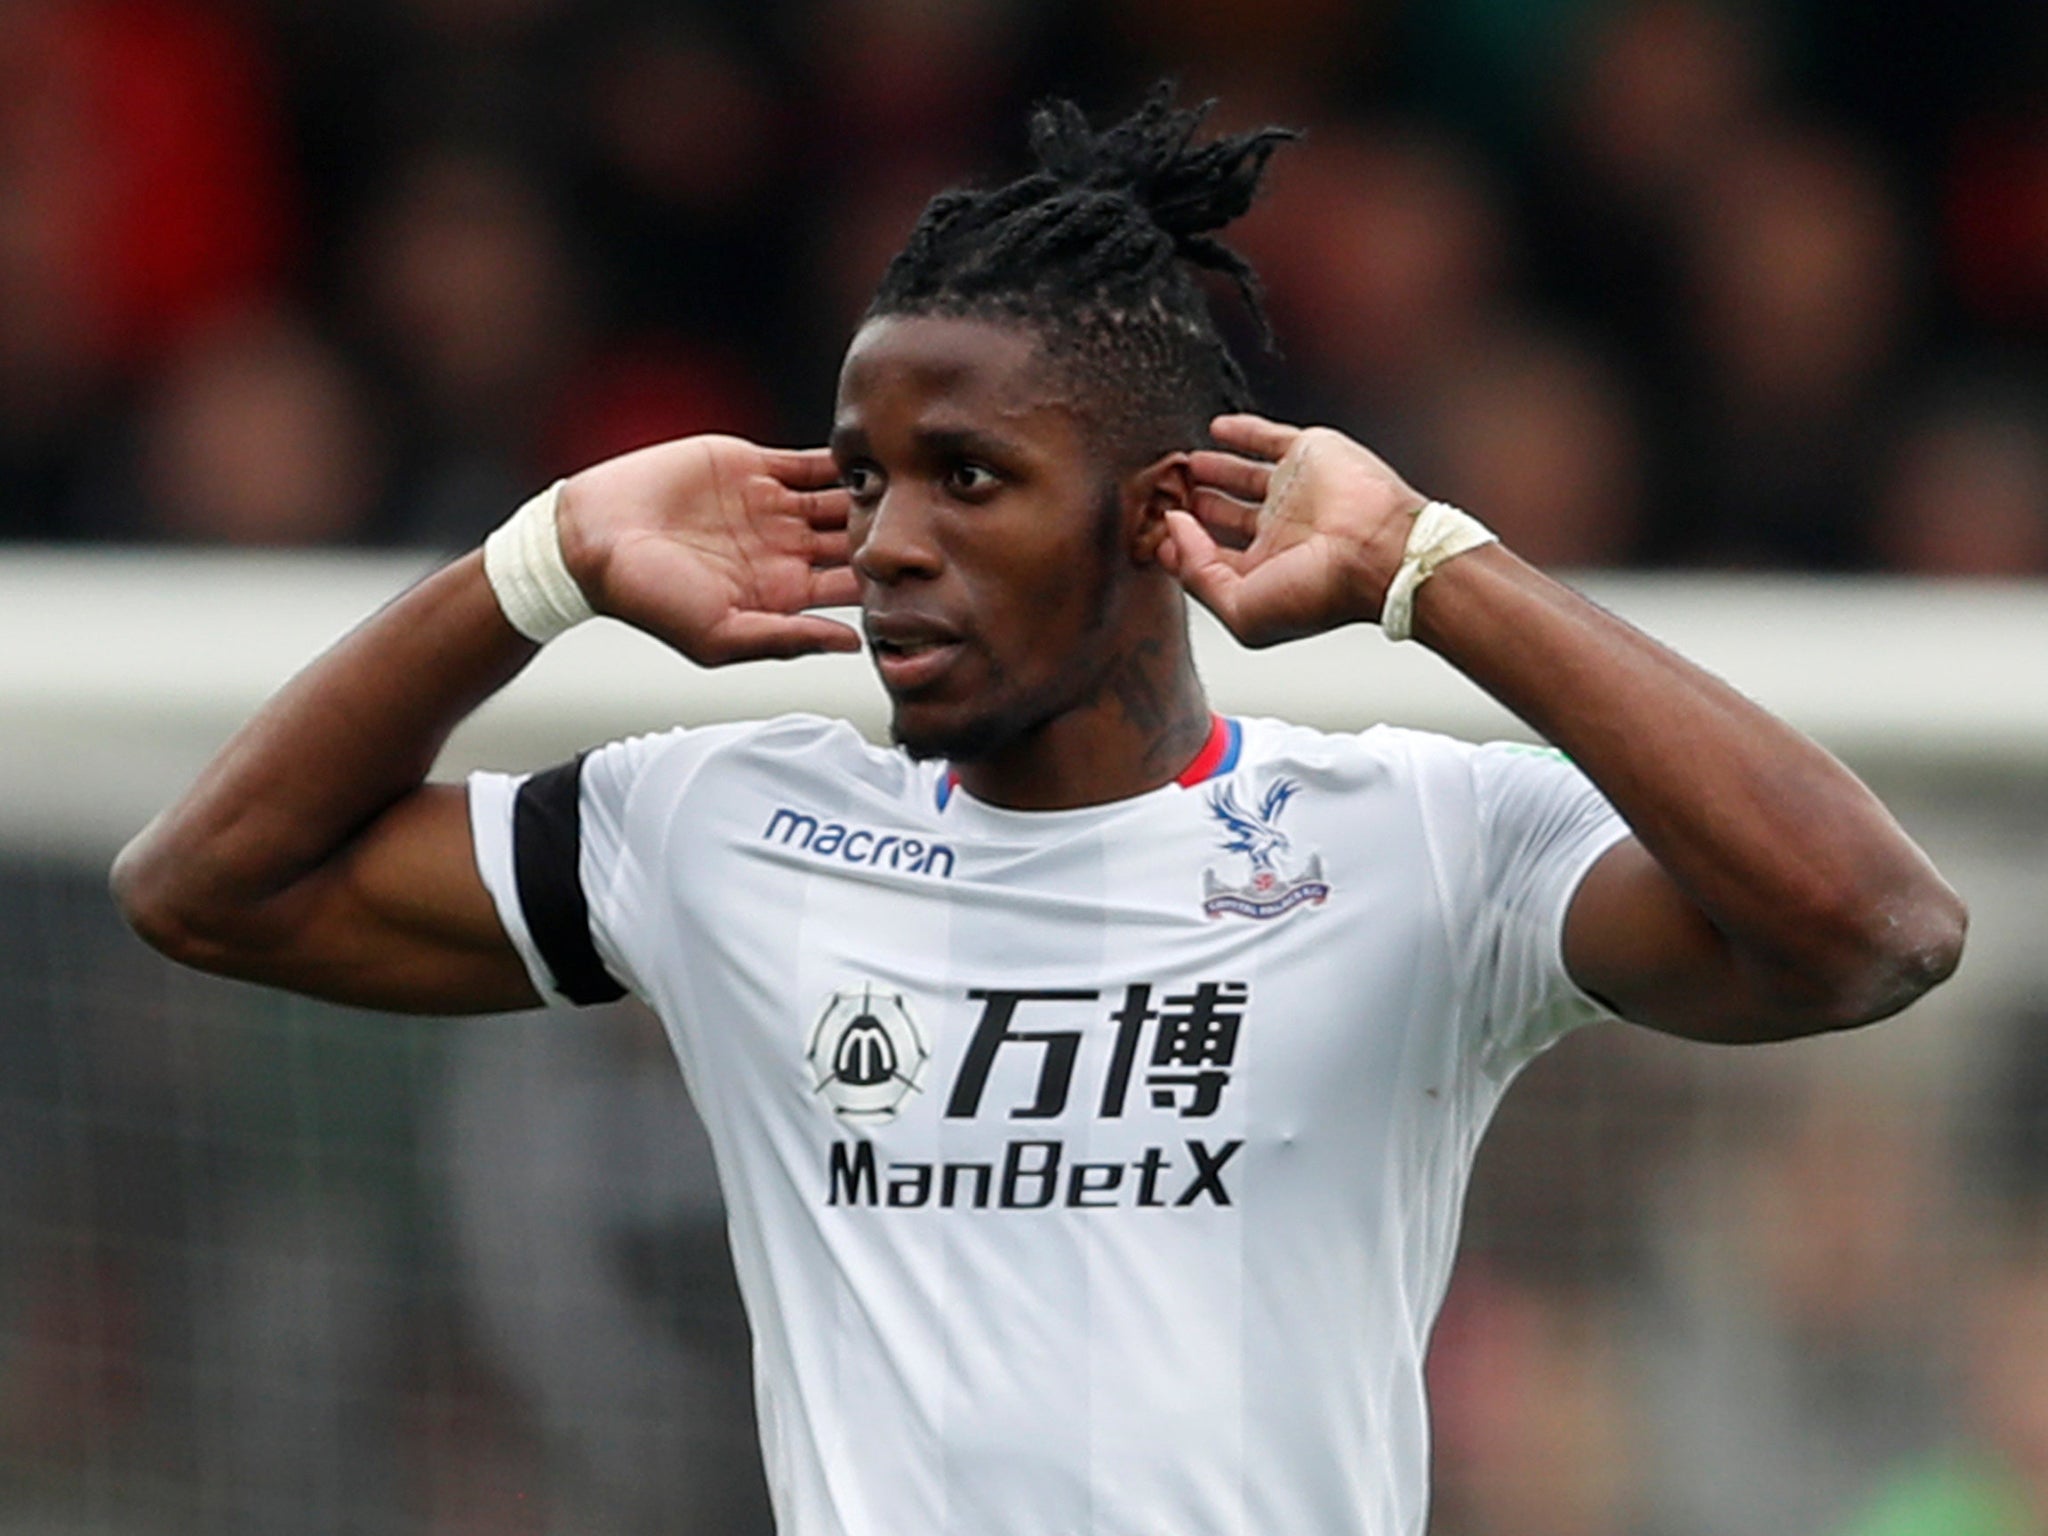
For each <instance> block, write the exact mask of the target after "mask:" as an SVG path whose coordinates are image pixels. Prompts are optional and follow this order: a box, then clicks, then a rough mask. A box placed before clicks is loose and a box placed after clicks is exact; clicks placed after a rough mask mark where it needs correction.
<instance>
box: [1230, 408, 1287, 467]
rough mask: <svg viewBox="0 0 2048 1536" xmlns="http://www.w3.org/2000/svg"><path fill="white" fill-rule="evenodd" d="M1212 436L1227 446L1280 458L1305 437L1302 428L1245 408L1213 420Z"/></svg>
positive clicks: (1263, 457) (1267, 457)
mask: <svg viewBox="0 0 2048 1536" xmlns="http://www.w3.org/2000/svg"><path fill="white" fill-rule="evenodd" d="M1209 435H1210V436H1211V437H1213V438H1215V439H1216V441H1217V443H1218V444H1219V445H1220V446H1222V447H1224V448H1234V449H1236V450H1237V451H1238V452H1239V453H1251V454H1257V455H1258V456H1259V457H1260V458H1262V459H1277V458H1279V457H1280V456H1281V455H1282V454H1284V453H1285V452H1287V450H1288V448H1289V447H1290V446H1291V445H1292V444H1293V442H1294V440H1295V439H1296V438H1297V437H1299V436H1301V428H1299V427H1291V426H1289V425H1288V424H1287V423H1286V422H1284V421H1273V420H1271V419H1269V418H1267V417H1264V416H1255V415H1253V414H1252V413H1251V412H1249V411H1242V412H1239V413H1237V414H1235V415H1231V416H1218V417H1217V418H1216V419H1215V420H1214V421H1212V422H1210V423H1209Z"/></svg>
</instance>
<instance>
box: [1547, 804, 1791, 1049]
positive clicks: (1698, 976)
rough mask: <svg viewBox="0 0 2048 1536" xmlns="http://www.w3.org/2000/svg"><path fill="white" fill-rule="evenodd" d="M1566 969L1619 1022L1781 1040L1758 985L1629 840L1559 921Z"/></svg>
mask: <svg viewBox="0 0 2048 1536" xmlns="http://www.w3.org/2000/svg"><path fill="white" fill-rule="evenodd" d="M1564 959H1565V969H1566V970H1567V971H1569V972H1570V973H1571V977H1572V980H1573V981H1575V982H1576V983H1577V984H1578V985H1579V986H1580V987H1582V988H1583V989H1584V990H1586V991H1587V992H1589V993H1591V994H1592V995H1593V996H1594V997H1596V998H1598V999H1599V1000H1600V1001H1601V1002H1603V1003H1605V1004H1606V1005H1607V1006H1608V1007H1610V1008H1612V1009H1613V1010H1614V1011H1615V1012H1616V1013H1618V1014H1620V1015H1621V1016H1622V1017H1623V1018H1625V1019H1628V1020H1630V1021H1631V1022H1633V1023H1637V1024H1643V1025H1647V1026H1648V1027H1649V1028H1651V1029H1656V1030H1661V1031H1663V1032H1664V1033H1666V1034H1672V1035H1681V1036H1684V1037H1686V1038H1687V1039H1692V1040H1704V1041H1708V1042H1711V1043H1717V1044H1727V1045H1734V1044H1748V1043H1753V1042H1759V1041H1765V1040H1777V1039H1783V1038H1786V1037H1787V1036H1790V1035H1795V1034H1800V1033H1804V1032H1805V1030H1804V1029H1803V1028H1802V1027H1800V1026H1798V1025H1796V1024H1794V1023H1792V1022H1791V1021H1790V1020H1786V1019H1781V1018H1780V1017H1779V1010H1778V1009H1777V1008H1776V1007H1775V1006H1774V1005H1773V1002H1772V998H1771V994H1770V993H1769V992H1768V991H1767V990H1766V989H1765V988H1764V987H1763V986H1762V985H1761V984H1760V978H1757V977H1755V976H1754V975H1753V974H1750V973H1748V972H1747V971H1746V970H1745V968H1744V967H1743V966H1742V964H1741V963H1740V961H1739V958H1738V956H1737V954H1736V952H1735V949H1734V947H1733V946H1732V945H1730V944H1729V942H1728V940H1727V939H1726V937H1725V936H1723V935H1722V933H1721V932H1720V930H1719V929H1717V928H1715V927H1714V925H1713V924H1712V923H1711V922H1709V921H1708V920H1707V917H1706V914H1705V913H1704V912H1702V911H1701V910H1700V908H1699V906H1698V904H1697V903H1695V902H1694V901H1693V900H1692V898H1691V897H1689V896H1687V895H1686V894H1685V892H1684V890H1683V889H1681V888H1680V887H1679V885H1678V884H1677V882H1676V881H1674V880H1673V879H1672V878H1671V876H1670V875H1669V874H1667V873H1666V872H1665V870H1664V867H1663V866H1662V865H1661V864H1659V863H1658V862H1657V861H1656V859H1654V858H1653V857H1651V855H1650V853H1649V851H1648V850H1647V849H1645V848H1644V847H1643V845H1642V844H1641V843H1640V842H1638V841H1637V840H1636V839H1635V838H1633V837H1628V838H1623V839H1622V840H1621V841H1620V842H1618V843H1616V844H1615V845H1614V846H1613V847H1612V848H1610V849H1608V850H1607V852H1606V853H1604V854H1602V855H1601V856H1600V858H1599V859H1598V860H1597V861H1596V862H1595V863H1594V865H1593V867H1592V868H1591V869H1590V870H1588V871H1587V873H1586V876H1585V878H1584V880H1582V881H1581V882H1580V884H1579V888H1578V890H1577V892H1576V893H1575V894H1574V895H1573V897H1572V901H1571V905H1570V908H1569V909H1568V910H1567V912H1566V915H1565V929H1564Z"/></svg>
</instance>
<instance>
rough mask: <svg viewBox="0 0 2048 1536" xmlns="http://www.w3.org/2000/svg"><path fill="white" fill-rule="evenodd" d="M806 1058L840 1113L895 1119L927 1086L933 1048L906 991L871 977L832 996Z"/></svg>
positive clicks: (869, 1118)
mask: <svg viewBox="0 0 2048 1536" xmlns="http://www.w3.org/2000/svg"><path fill="white" fill-rule="evenodd" d="M804 1059H805V1060H806V1061H808V1062H809V1063H810V1068H811V1080H812V1082H813V1084H814V1085H815V1086H816V1088H817V1091H818V1094H819V1096H820V1097H821V1098H823V1099H824V1100H825V1102H826V1103H827V1104H830V1105H831V1106H832V1111H833V1113H834V1114H836V1115H838V1116H839V1117H840V1118H841V1119H842V1120H853V1121H859V1122H863V1123H868V1124H873V1123H877V1122H880V1121H885V1120H893V1119H894V1118H895V1117H896V1112H897V1110H898V1109H900V1108H901V1107H902V1105H903V1101H904V1100H905V1099H906V1098H908V1097H909V1096H910V1095H911V1094H913V1093H915V1092H917V1091H918V1090H919V1089H920V1088H921V1087H922V1086H923V1079H924V1069H925V1063H926V1062H928V1061H929V1060H931V1052H930V1051H929V1050H928V1049H926V1047H925V1043H924V1036H923V1035H922V1034H920V1033H919V1031H918V1027H917V1021H916V1020H915V1019H913V1018H912V1017H911V1015H910V1007H909V1005H908V1004H907V1003H905V1002H904V1000H903V994H902V993H900V992H890V991H884V990H882V989H881V988H879V987H876V986H874V985H873V984H871V983H869V984H863V985H861V986H858V987H842V988H840V990H838V991H837V992H834V993H833V994H832V995H831V997H829V998H827V999H826V1001H825V1007H824V1010H823V1011H822V1012H821V1013H820V1014H819V1015H818V1022H817V1024H816V1025H815V1026H814V1027H813V1028H812V1030H811V1043H810V1048H809V1049H808V1050H807V1051H805V1053H804Z"/></svg>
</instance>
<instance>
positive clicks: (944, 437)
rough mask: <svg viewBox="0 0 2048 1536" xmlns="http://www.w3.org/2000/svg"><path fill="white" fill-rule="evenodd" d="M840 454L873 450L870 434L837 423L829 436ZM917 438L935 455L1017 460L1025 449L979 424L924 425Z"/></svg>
mask: <svg viewBox="0 0 2048 1536" xmlns="http://www.w3.org/2000/svg"><path fill="white" fill-rule="evenodd" d="M827 441H828V446H829V447H830V449H831V451H832V453H833V454H834V455H836V456H837V457H839V458H847V457H849V456H851V455H854V454H860V453H866V452H868V451H869V444H868V434H867V432H866V431H865V430H864V429H862V428H860V427H857V426H853V425H850V424H847V425H838V426H834V427H833V429H832V435H831V437H830V438H829V439H828V440H827ZM915 441H916V444H917V448H918V451H919V452H920V453H923V454H926V455H929V456H930V457H933V458H985V459H1003V460H1006V461H1008V460H1014V459H1016V458H1018V457H1020V456H1022V454H1023V453H1024V449H1023V447H1022V445H1020V444H1018V443H1015V442H1012V441H1011V440H1010V439H1008V438H1005V437H998V436H996V435H995V434H994V433H991V432H984V431H981V430H980V429H978V428H975V427H920V428H918V429H917V432H916V435H915Z"/></svg>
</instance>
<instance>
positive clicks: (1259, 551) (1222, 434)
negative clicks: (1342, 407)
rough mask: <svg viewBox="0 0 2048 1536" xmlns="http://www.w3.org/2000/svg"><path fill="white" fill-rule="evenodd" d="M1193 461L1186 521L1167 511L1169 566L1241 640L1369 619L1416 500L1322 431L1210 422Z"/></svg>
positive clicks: (1356, 450) (1394, 478) (1374, 461)
mask: <svg viewBox="0 0 2048 1536" xmlns="http://www.w3.org/2000/svg"><path fill="white" fill-rule="evenodd" d="M1216 434H1217V441H1218V442H1219V443H1223V444H1224V445H1225V448H1224V451H1204V452H1200V453H1197V454H1195V455H1193V464H1192V468H1193V472H1194V480H1195V503H1194V514H1193V515H1192V516H1190V515H1188V514H1176V516H1175V527H1174V541H1173V542H1174V549H1175V553H1174V555H1173V556H1172V557H1171V558H1172V560H1173V561H1174V563H1175V569H1176V571H1177V573H1178V574H1179V576H1180V578H1181V580H1182V582H1183V583H1184V584H1185V585H1186V586H1187V588H1188V590H1189V591H1191V592H1193V593H1194V595H1195V596H1196V597H1197V598H1199V599H1200V600H1201V601H1202V602H1203V603H1204V604H1206V605H1207V606H1208V607H1209V608H1210V609H1212V610H1213V611H1214V612H1215V613H1216V615H1217V617H1219V618H1220V619H1222V620H1223V622H1224V624H1225V625H1227V626H1228V627H1229V629H1230V630H1231V632H1232V633H1233V634H1235V635H1236V636H1237V637H1238V638H1239V639H1240V640H1242V641H1243V642H1244V643H1245V644H1247V645H1273V644H1277V643H1278V642H1280V641H1283V640H1292V639H1297V638H1299V637H1301V636H1303V635H1312V634H1320V633H1322V632H1323V631H1325V630H1328V629H1334V628H1336V627H1338V626H1339V625H1342V624H1349V623H1355V622H1358V621H1360V620H1368V619H1374V618H1377V617H1378V615H1379V606H1380V601H1381V598H1382V596H1383V595H1384V593H1385V591H1386V584H1387V581H1388V580H1389V579H1390V578H1391V576H1392V574H1393V571H1394V569H1395V568H1396V567H1397V566H1398V565H1399V564H1400V559H1401V549H1402V545H1403V543H1404V541H1405V524H1406V522H1407V515H1406V514H1409V513H1412V512H1413V510H1414V509H1415V508H1416V507H1417V506H1420V505H1421V503H1422V497H1421V496H1420V495H1419V494H1417V493H1416V492H1415V491H1414V490H1413V489H1411V488H1410V487H1409V486H1408V485H1407V484H1406V483H1405V482H1403V481H1402V480H1401V478H1400V477H1399V476H1398V475H1396V474H1395V473H1394V471H1393V470H1391V469H1390V468H1388V467H1387V465H1386V464H1385V463H1383V462H1382V461H1381V460H1380V459H1379V458H1377V457H1376V456H1375V455H1373V454H1371V453H1369V452H1367V451H1366V450H1365V449H1364V448H1361V447H1360V446H1359V445H1358V444H1357V443H1355V442H1353V441H1351V440H1350V439H1349V438H1347V437H1345V436H1343V434H1341V433H1338V432H1333V431H1330V430H1329V429H1327V428H1310V429H1308V430H1307V431H1303V430H1301V429H1299V428H1295V427H1288V426H1283V425H1282V424H1280V423H1277V422H1269V421H1265V420H1264V419H1263V418H1260V417H1251V416H1233V417H1225V418H1222V419H1220V420H1219V421H1218V423H1217V426H1216Z"/></svg>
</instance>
